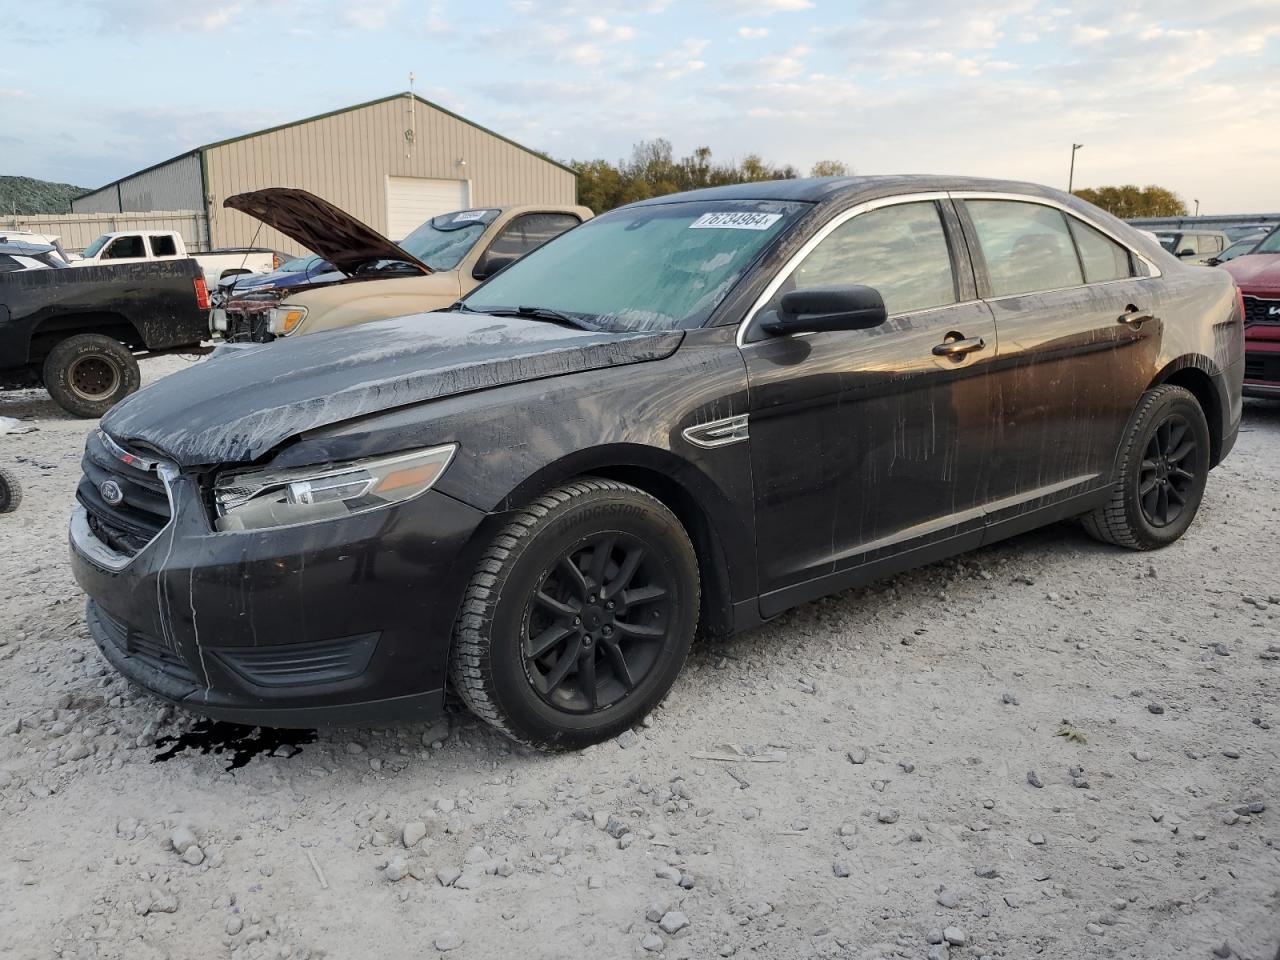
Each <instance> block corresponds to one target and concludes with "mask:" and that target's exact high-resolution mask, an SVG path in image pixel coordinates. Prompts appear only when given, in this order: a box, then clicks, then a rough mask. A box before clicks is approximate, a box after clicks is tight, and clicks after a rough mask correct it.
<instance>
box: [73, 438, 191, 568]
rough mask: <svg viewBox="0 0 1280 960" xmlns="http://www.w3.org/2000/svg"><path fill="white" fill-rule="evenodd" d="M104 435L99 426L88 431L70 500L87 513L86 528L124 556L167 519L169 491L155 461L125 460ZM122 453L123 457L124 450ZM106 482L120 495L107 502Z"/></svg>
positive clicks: (146, 540) (139, 546) (147, 539)
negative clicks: (80, 470) (73, 496)
mask: <svg viewBox="0 0 1280 960" xmlns="http://www.w3.org/2000/svg"><path fill="white" fill-rule="evenodd" d="M113 445H114V444H113V443H112V442H111V441H108V440H106V439H105V438H104V435H103V434H102V432H101V431H94V432H93V433H92V434H90V435H89V441H88V443H86V444H85V450H84V459H83V461H82V462H81V466H82V467H83V468H84V476H83V477H81V479H80V485H79V486H78V487H77V488H76V500H78V501H79V502H80V505H81V506H83V507H84V509H85V511H86V512H87V513H88V515H89V517H88V520H89V529H90V530H92V531H93V534H94V536H96V537H97V538H98V539H99V540H101V541H102V542H103V543H104V544H106V545H107V546H108V547H110V548H111V549H113V550H115V551H116V552H118V553H123V554H125V555H127V556H133V555H135V554H136V553H137V552H138V551H139V550H141V549H142V548H143V547H145V546H146V545H147V544H148V543H150V542H151V541H152V540H154V539H155V538H156V536H157V535H159V533H160V531H161V530H163V529H164V528H165V526H166V525H167V524H168V522H169V519H170V515H171V514H170V509H169V496H168V493H167V492H166V491H165V486H164V481H163V480H161V479H160V476H159V473H158V472H157V469H156V466H155V464H154V463H153V462H152V461H151V460H149V459H143V458H141V457H139V458H136V459H134V462H133V463H128V462H126V461H125V460H124V459H123V458H122V456H121V452H122V451H121V449H120V448H119V446H118V445H114V446H115V447H116V449H114V450H113V449H112V446H113ZM124 455H125V456H129V454H128V453H127V452H124ZM108 481H112V482H114V483H115V485H116V486H118V487H119V490H120V493H121V494H123V499H122V500H121V501H120V502H119V503H117V504H110V503H108V502H107V501H106V499H105V498H104V497H103V493H102V490H103V486H104V484H107V483H108Z"/></svg>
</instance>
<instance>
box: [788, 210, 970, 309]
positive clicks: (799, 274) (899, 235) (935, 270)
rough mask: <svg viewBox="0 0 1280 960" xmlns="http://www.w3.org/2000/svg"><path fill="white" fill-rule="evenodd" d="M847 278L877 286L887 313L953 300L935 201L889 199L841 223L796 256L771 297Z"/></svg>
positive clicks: (849, 282) (947, 256)
mask: <svg viewBox="0 0 1280 960" xmlns="http://www.w3.org/2000/svg"><path fill="white" fill-rule="evenodd" d="M852 284H861V285H864V286H868V287H874V288H875V289H876V290H878V291H880V296H882V297H883V298H884V305H885V308H886V309H887V310H888V312H889V314H890V315H891V316H892V315H895V314H900V313H911V312H913V311H916V310H927V309H929V308H931V307H942V306H947V305H948V304H952V303H955V302H956V284H955V276H954V275H953V273H952V270H951V254H950V251H949V250H948V248H947V237H946V234H945V233H944V232H943V229H942V220H941V218H940V217H939V215H938V208H937V206H936V205H935V204H934V203H932V202H920V203H900V204H894V205H893V206H889V207H881V208H880V209H878V210H871V211H868V212H867V213H863V214H859V215H858V216H856V217H854V218H853V219H852V220H848V221H846V222H845V223H842V224H841V225H840V226H838V227H836V229H835V230H833V231H832V232H831V234H830V235H829V236H827V237H826V238H825V239H824V240H823V241H822V242H821V243H820V244H818V245H817V246H816V247H814V249H813V251H812V252H811V253H810V254H809V255H808V256H807V257H805V258H804V260H802V261H801V262H800V265H799V266H798V267H796V269H795V270H794V271H793V272H792V274H791V276H790V277H788V278H787V281H786V283H784V284H783V286H782V288H781V289H780V290H779V291H778V297H777V298H775V299H780V298H781V295H782V294H784V293H787V292H789V291H791V290H796V289H806V288H808V287H826V286H849V285H852ZM775 307H776V304H775Z"/></svg>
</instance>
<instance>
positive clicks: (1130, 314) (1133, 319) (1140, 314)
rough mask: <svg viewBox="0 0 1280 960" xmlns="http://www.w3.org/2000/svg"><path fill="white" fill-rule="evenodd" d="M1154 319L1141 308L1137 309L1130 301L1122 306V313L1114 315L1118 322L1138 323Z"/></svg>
mask: <svg viewBox="0 0 1280 960" xmlns="http://www.w3.org/2000/svg"><path fill="white" fill-rule="evenodd" d="M1154 319H1155V317H1153V316H1151V314H1149V313H1146V312H1144V311H1142V310H1139V309H1138V308H1137V307H1135V306H1134V305H1133V304H1132V303H1131V304H1129V305H1128V306H1127V307H1125V308H1124V313H1122V314H1120V316H1118V317H1116V321H1117V322H1118V323H1130V324H1135V325H1136V324H1139V323H1145V322H1146V321H1148V320H1154Z"/></svg>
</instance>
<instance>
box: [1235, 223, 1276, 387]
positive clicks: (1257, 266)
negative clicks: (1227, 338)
mask: <svg viewBox="0 0 1280 960" xmlns="http://www.w3.org/2000/svg"><path fill="white" fill-rule="evenodd" d="M1222 269H1223V270H1226V271H1227V272H1228V273H1230V274H1231V275H1232V276H1233V277H1235V280H1236V285H1237V286H1238V287H1239V288H1240V292H1241V293H1243V294H1244V323H1245V328H1244V351H1245V353H1244V395H1245V396H1246V397H1272V398H1276V399H1280V227H1277V228H1276V229H1274V230H1272V231H1271V232H1270V233H1269V234H1267V237H1266V239H1264V240H1263V241H1262V242H1261V243H1259V244H1258V246H1257V248H1256V249H1254V251H1253V252H1252V253H1249V254H1246V255H1245V256H1243V257H1236V258H1235V259H1234V260H1231V261H1229V262H1227V263H1224V264H1223V265H1222Z"/></svg>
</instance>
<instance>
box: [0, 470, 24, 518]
mask: <svg viewBox="0 0 1280 960" xmlns="http://www.w3.org/2000/svg"><path fill="white" fill-rule="evenodd" d="M21 503H22V487H21V486H19V484H18V478H17V477H15V476H14V475H13V474H12V473H11V472H10V471H8V470H6V469H4V468H3V467H0V513H13V511H15V510H17V509H18V506H19V504H21Z"/></svg>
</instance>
